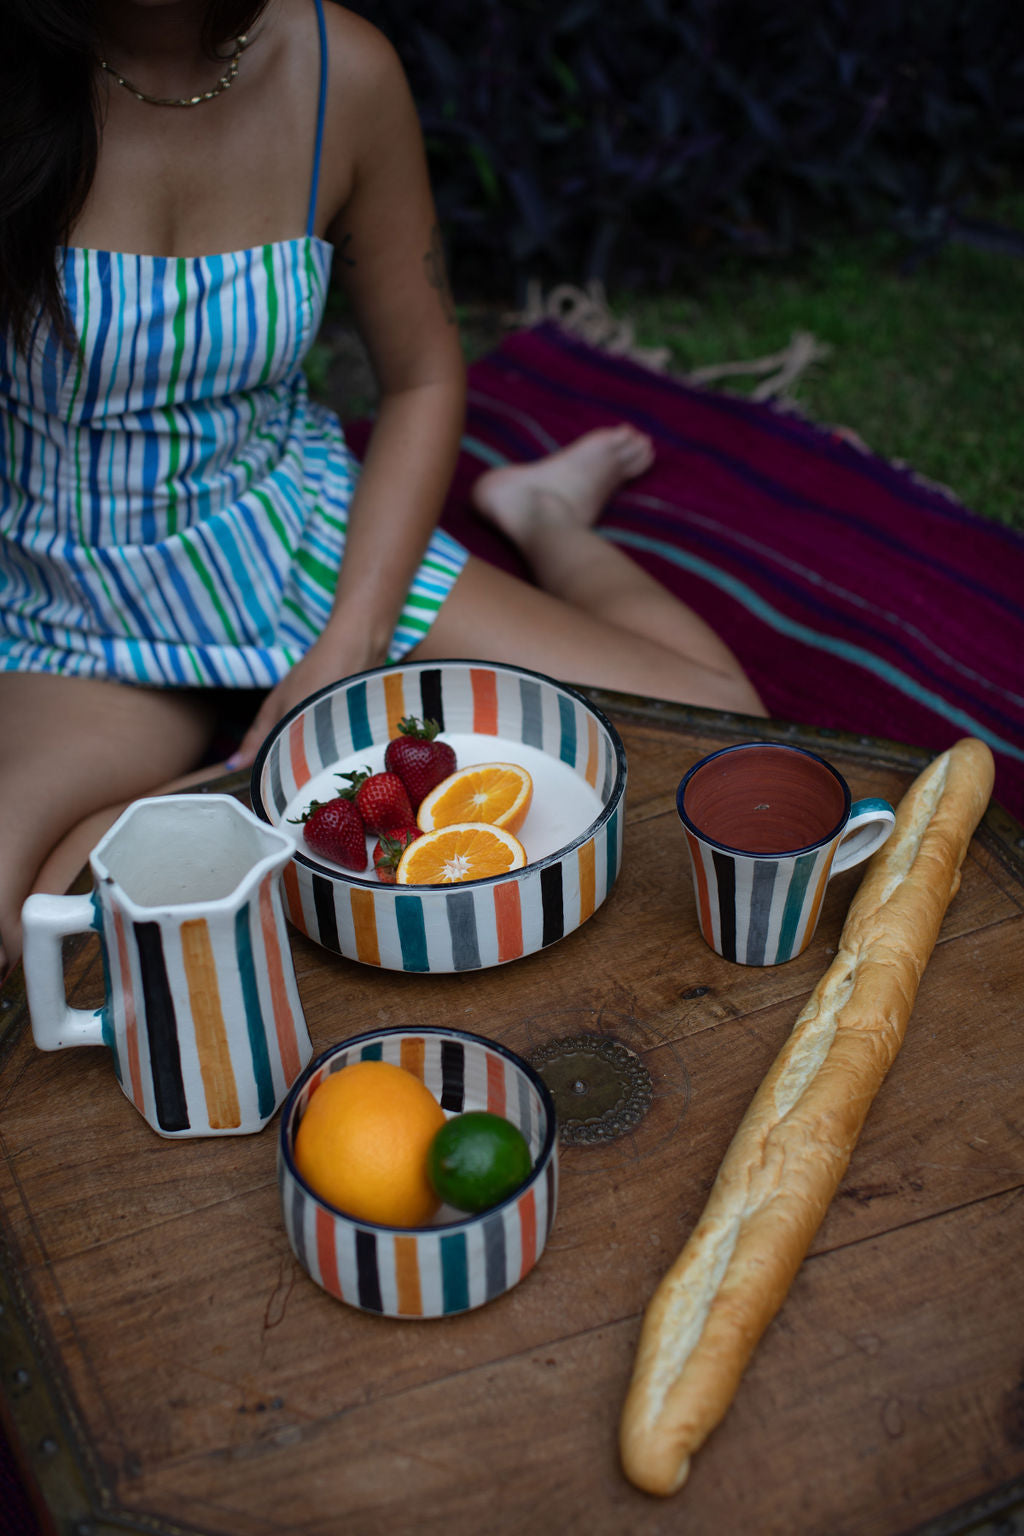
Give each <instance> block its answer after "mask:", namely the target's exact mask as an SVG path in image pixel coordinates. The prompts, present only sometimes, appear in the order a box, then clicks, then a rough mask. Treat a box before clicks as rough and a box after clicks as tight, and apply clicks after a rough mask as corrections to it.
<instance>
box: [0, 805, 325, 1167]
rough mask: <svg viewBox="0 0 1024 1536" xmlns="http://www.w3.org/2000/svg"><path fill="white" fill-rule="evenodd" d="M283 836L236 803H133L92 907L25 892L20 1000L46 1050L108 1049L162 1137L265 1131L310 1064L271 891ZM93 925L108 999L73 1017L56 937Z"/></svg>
mask: <svg viewBox="0 0 1024 1536" xmlns="http://www.w3.org/2000/svg"><path fill="white" fill-rule="evenodd" d="M293 851H294V849H293V844H292V840H291V838H289V837H288V836H287V835H286V834H285V833H283V832H279V831H278V830H277V829H276V828H273V827H268V826H267V825H266V824H265V823H264V822H262V821H260V820H259V818H258V817H256V816H254V815H253V813H252V812H251V811H249V810H247V809H246V808H245V806H243V805H241V804H240V803H239V802H238V801H237V800H235V799H233V798H232V797H231V796H230V795H162V796H158V797H155V798H152V799H146V800H137V801H135V802H134V804H132V805H130V806H129V807H128V809H127V810H126V811H124V812H123V813H122V815H121V816H120V817H119V818H118V820H117V821H116V822H115V823H114V825H113V826H112V827H111V828H110V830H109V831H108V832H107V833H106V835H105V836H104V837H103V838H102V839H101V840H100V842H99V843H97V845H96V847H95V848H94V849H93V851H92V854H91V855H90V859H89V862H90V866H91V869H92V876H93V890H92V892H91V893H90V894H89V895H85V896H45V895H34V896H30V897H29V898H28V900H27V901H26V902H25V904H24V907H23V909H22V921H23V929H24V968H25V989H26V993H27V997H28V1008H29V1016H30V1019H31V1023H32V1034H33V1038H34V1039H35V1043H36V1045H37V1046H39V1047H40V1049H41V1050H44V1051H55V1050H60V1049H62V1048H63V1047H65V1046H72V1045H106V1046H108V1047H109V1049H110V1051H111V1053H112V1055H113V1059H114V1069H115V1071H116V1073H117V1078H118V1081H119V1083H120V1084H121V1087H122V1089H123V1090H124V1092H125V1093H126V1095H127V1096H128V1098H129V1099H130V1100H131V1102H132V1103H133V1104H134V1105H135V1107H136V1109H137V1110H138V1111H139V1112H140V1114H141V1115H142V1116H143V1117H144V1118H145V1120H146V1121H148V1123H149V1124H150V1125H151V1126H152V1128H153V1130H155V1131H157V1132H158V1133H159V1134H160V1135H161V1136H169V1137H185V1136H217V1135H232V1134H234V1135H238V1134H244V1133H247V1132H251V1131H258V1130H261V1129H262V1127H263V1126H264V1125H266V1123H267V1121H268V1120H270V1119H271V1117H272V1116H273V1115H274V1113H275V1111H276V1110H277V1109H278V1108H279V1107H280V1105H281V1104H282V1103H283V1101H284V1099H285V1097H286V1095H287V1093H288V1090H289V1089H290V1087H291V1085H292V1084H293V1083H294V1082H295V1080H296V1078H297V1077H298V1076H299V1074H300V1072H301V1071H302V1069H303V1068H304V1067H305V1065H306V1063H307V1062H308V1061H309V1058H310V1056H311V1055H312V1044H311V1041H310V1038H309V1034H308V1031H307V1029H306V1022H305V1019H304V1017H303V1013H302V1006H301V1003H300V1001H299V995H298V989H297V987H296V983H295V972H294V970H293V967H292V961H291V952H290V950H289V947H288V937H287V931H286V928H285V921H284V912H283V909H282V905H281V896H280V891H279V882H280V873H281V870H282V869H283V868H284V866H285V865H286V864H287V863H288V861H289V860H290V858H291V856H292V853H293ZM89 929H96V930H97V931H98V933H99V937H100V944H101V947H102V952H103V967H104V977H105V982H106V997H105V1001H104V1004H103V1007H102V1008H100V1009H98V1010H96V1011H88V1010H86V1009H82V1008H70V1007H68V1004H67V1000H66V997H65V991H64V975H63V963H62V957H61V943H62V940H63V939H64V938H65V937H67V936H69V935H71V934H76V933H84V932H86V931H87V930H89Z"/></svg>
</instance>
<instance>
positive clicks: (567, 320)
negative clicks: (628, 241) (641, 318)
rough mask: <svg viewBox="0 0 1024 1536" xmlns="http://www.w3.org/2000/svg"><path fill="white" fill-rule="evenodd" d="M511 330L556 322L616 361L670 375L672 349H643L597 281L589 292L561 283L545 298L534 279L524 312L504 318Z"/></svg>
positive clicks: (632, 328)
mask: <svg viewBox="0 0 1024 1536" xmlns="http://www.w3.org/2000/svg"><path fill="white" fill-rule="evenodd" d="M503 320H504V323H505V325H507V326H508V327H509V329H511V330H519V329H527V328H529V327H530V326H532V325H541V324H542V323H543V322H544V321H545V320H553V321H554V322H555V323H556V325H560V326H561V327H562V329H563V330H564V331H567V332H568V334H569V335H570V336H575V337H576V338H577V339H578V340H579V341H585V342H586V343H587V345H588V346H591V347H596V348H597V349H598V350H599V351H601V352H609V353H612V354H614V356H616V357H625V358H628V359H629V360H630V362H634V363H642V364H643V365H644V367H646V368H652V369H653V370H654V372H655V373H667V371H668V365H669V362H670V361H671V358H672V352H671V349H670V348H669V347H641V346H639V345H638V344H637V340H636V331H635V329H634V327H633V322H632V321H631V320H620V319H618V318H617V317H616V316H615V315H613V314H612V311H611V309H610V307H609V304H608V299H607V296H606V294H605V291H604V285H603V284H602V283H600V282H598V280H597V279H596V278H595V279H593V280H592V281H591V282H589V283H588V284H587V286H586V288H577V287H575V286H574V285H573V284H572V283H559V284H558V286H557V287H556V288H552V289H551V291H550V293H548V295H547V296H546V297H545V295H544V290H543V288H542V287H541V284H540V283H539V282H537V281H536V280H535V279H533V278H531V279H530V281H529V282H528V283H527V287H526V303H525V305H524V306H523V308H522V309H521V310H516V311H513V312H512V313H511V314H507V315H505V316H503Z"/></svg>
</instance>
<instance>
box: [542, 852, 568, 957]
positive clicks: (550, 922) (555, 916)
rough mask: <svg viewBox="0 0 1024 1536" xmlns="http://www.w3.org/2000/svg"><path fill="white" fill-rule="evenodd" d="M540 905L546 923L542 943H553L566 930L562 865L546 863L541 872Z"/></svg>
mask: <svg viewBox="0 0 1024 1536" xmlns="http://www.w3.org/2000/svg"><path fill="white" fill-rule="evenodd" d="M540 905H541V912H542V914H543V918H544V923H543V931H542V933H541V940H540V942H541V945H542V946H543V945H545V944H553V943H554V942H555V940H556V939H560V938H561V937H562V935H563V934H564V932H565V914H564V913H563V911H562V866H561V864H545V866H544V868H543V869H542V870H541V872H540Z"/></svg>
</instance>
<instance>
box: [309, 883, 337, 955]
mask: <svg viewBox="0 0 1024 1536" xmlns="http://www.w3.org/2000/svg"><path fill="white" fill-rule="evenodd" d="M313 909H314V911H315V912H316V930H317V931H316V933H311V934H310V938H311V939H318V940H319V941H320V943H321V944H323V945H324V946H325V947H326V948H327V949H333V950H334V951H335V953H336V954H339V955H340V954H341V940H340V939H339V938H338V915H337V913H336V912H335V910H334V884H333V882H332V881H330V880H328V879H326V877H325V876H324V875H317V874H314V876H313Z"/></svg>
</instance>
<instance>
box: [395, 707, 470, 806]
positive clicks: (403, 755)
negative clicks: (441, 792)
mask: <svg viewBox="0 0 1024 1536" xmlns="http://www.w3.org/2000/svg"><path fill="white" fill-rule="evenodd" d="M398 729H399V731H400V732H401V735H399V736H396V737H394V739H393V740H391V741H389V742H388V745H387V750H386V752H385V753H384V766H385V768H387V769H389V770H390V771H391V772H392V773H397V774H398V777H399V778H400V779H401V781H402V783H403V784H404V785H405V787H406V789H407V790H408V791H409V799H410V800H411V801H412V806H413V810H418V809H419V804H420V801H421V800H422V799H423V797H424V795H426V794H429V792H430V791H431V790H432V789H433V788H434V786H435V784H440V782H441V780H442V779H446V778H447V777H448V775H449V774H450V773H454V772H455V770H456V768H457V767H458V763H457V762H456V761H455V749H454V747H450V746H449V745H448V743H447V742H446V741H435V740H434V738H435V736H436V735H437V733H438V731H439V730H440V726H439V725H438V723H437V721H436V720H424V722H423V724H422V725H420V723H419V721H418V720H416V719H415V718H414V717H413V716H411V715H410V716H409V717H408V718H407V719H405V720H399V722H398Z"/></svg>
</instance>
